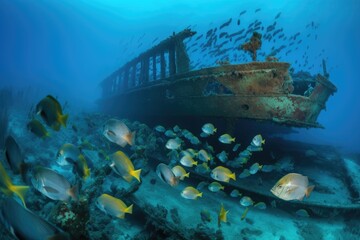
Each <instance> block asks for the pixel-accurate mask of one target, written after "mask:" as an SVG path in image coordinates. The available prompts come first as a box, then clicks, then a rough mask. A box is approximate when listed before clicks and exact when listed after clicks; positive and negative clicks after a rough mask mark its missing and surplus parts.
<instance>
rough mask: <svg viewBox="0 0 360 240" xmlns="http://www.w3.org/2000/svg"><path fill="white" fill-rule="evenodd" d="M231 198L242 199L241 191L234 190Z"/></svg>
mask: <svg viewBox="0 0 360 240" xmlns="http://www.w3.org/2000/svg"><path fill="white" fill-rule="evenodd" d="M230 196H231V197H233V198H235V197H241V196H242V193H240V192H239V190H237V189H234V190H232V191H231V193H230Z"/></svg>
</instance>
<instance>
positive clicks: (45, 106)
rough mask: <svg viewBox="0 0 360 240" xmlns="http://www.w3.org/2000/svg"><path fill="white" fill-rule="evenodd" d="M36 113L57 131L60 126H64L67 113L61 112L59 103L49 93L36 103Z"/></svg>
mask: <svg viewBox="0 0 360 240" xmlns="http://www.w3.org/2000/svg"><path fill="white" fill-rule="evenodd" d="M36 113H37V114H38V115H40V116H41V118H42V119H43V120H44V121H45V123H46V124H47V125H48V126H50V127H51V128H53V129H54V130H55V131H59V130H60V127H61V126H64V127H66V122H67V119H68V115H67V114H66V115H64V114H63V112H62V107H61V105H60V103H59V102H58V101H57V100H56V99H55V98H54V97H53V96H51V95H47V96H46V97H45V98H43V99H42V100H41V101H40V102H39V103H38V104H37V105H36Z"/></svg>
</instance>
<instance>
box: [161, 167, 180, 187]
mask: <svg viewBox="0 0 360 240" xmlns="http://www.w3.org/2000/svg"><path fill="white" fill-rule="evenodd" d="M156 174H157V175H158V176H159V178H160V179H161V180H162V181H163V182H164V183H167V184H169V185H170V186H172V187H174V186H176V185H178V183H179V178H178V177H176V176H175V174H174V173H173V171H172V170H171V168H169V167H168V166H167V165H165V164H164V163H160V164H159V165H158V166H157V167H156Z"/></svg>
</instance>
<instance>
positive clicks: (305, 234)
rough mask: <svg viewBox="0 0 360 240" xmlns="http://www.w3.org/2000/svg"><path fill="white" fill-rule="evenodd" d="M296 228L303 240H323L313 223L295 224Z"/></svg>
mask: <svg viewBox="0 0 360 240" xmlns="http://www.w3.org/2000/svg"><path fill="white" fill-rule="evenodd" d="M295 225H296V226H297V227H298V234H299V235H300V236H301V237H302V238H303V239H305V240H308V239H309V240H310V239H324V235H323V233H322V231H321V229H320V228H319V227H318V226H317V225H316V224H314V223H311V224H310V223H303V222H295Z"/></svg>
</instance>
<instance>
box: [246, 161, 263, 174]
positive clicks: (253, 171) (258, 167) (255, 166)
mask: <svg viewBox="0 0 360 240" xmlns="http://www.w3.org/2000/svg"><path fill="white" fill-rule="evenodd" d="M261 168H262V165H260V164H259V163H254V164H253V165H251V167H250V168H249V173H250V174H256V173H257V172H258V171H259V170H261Z"/></svg>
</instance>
